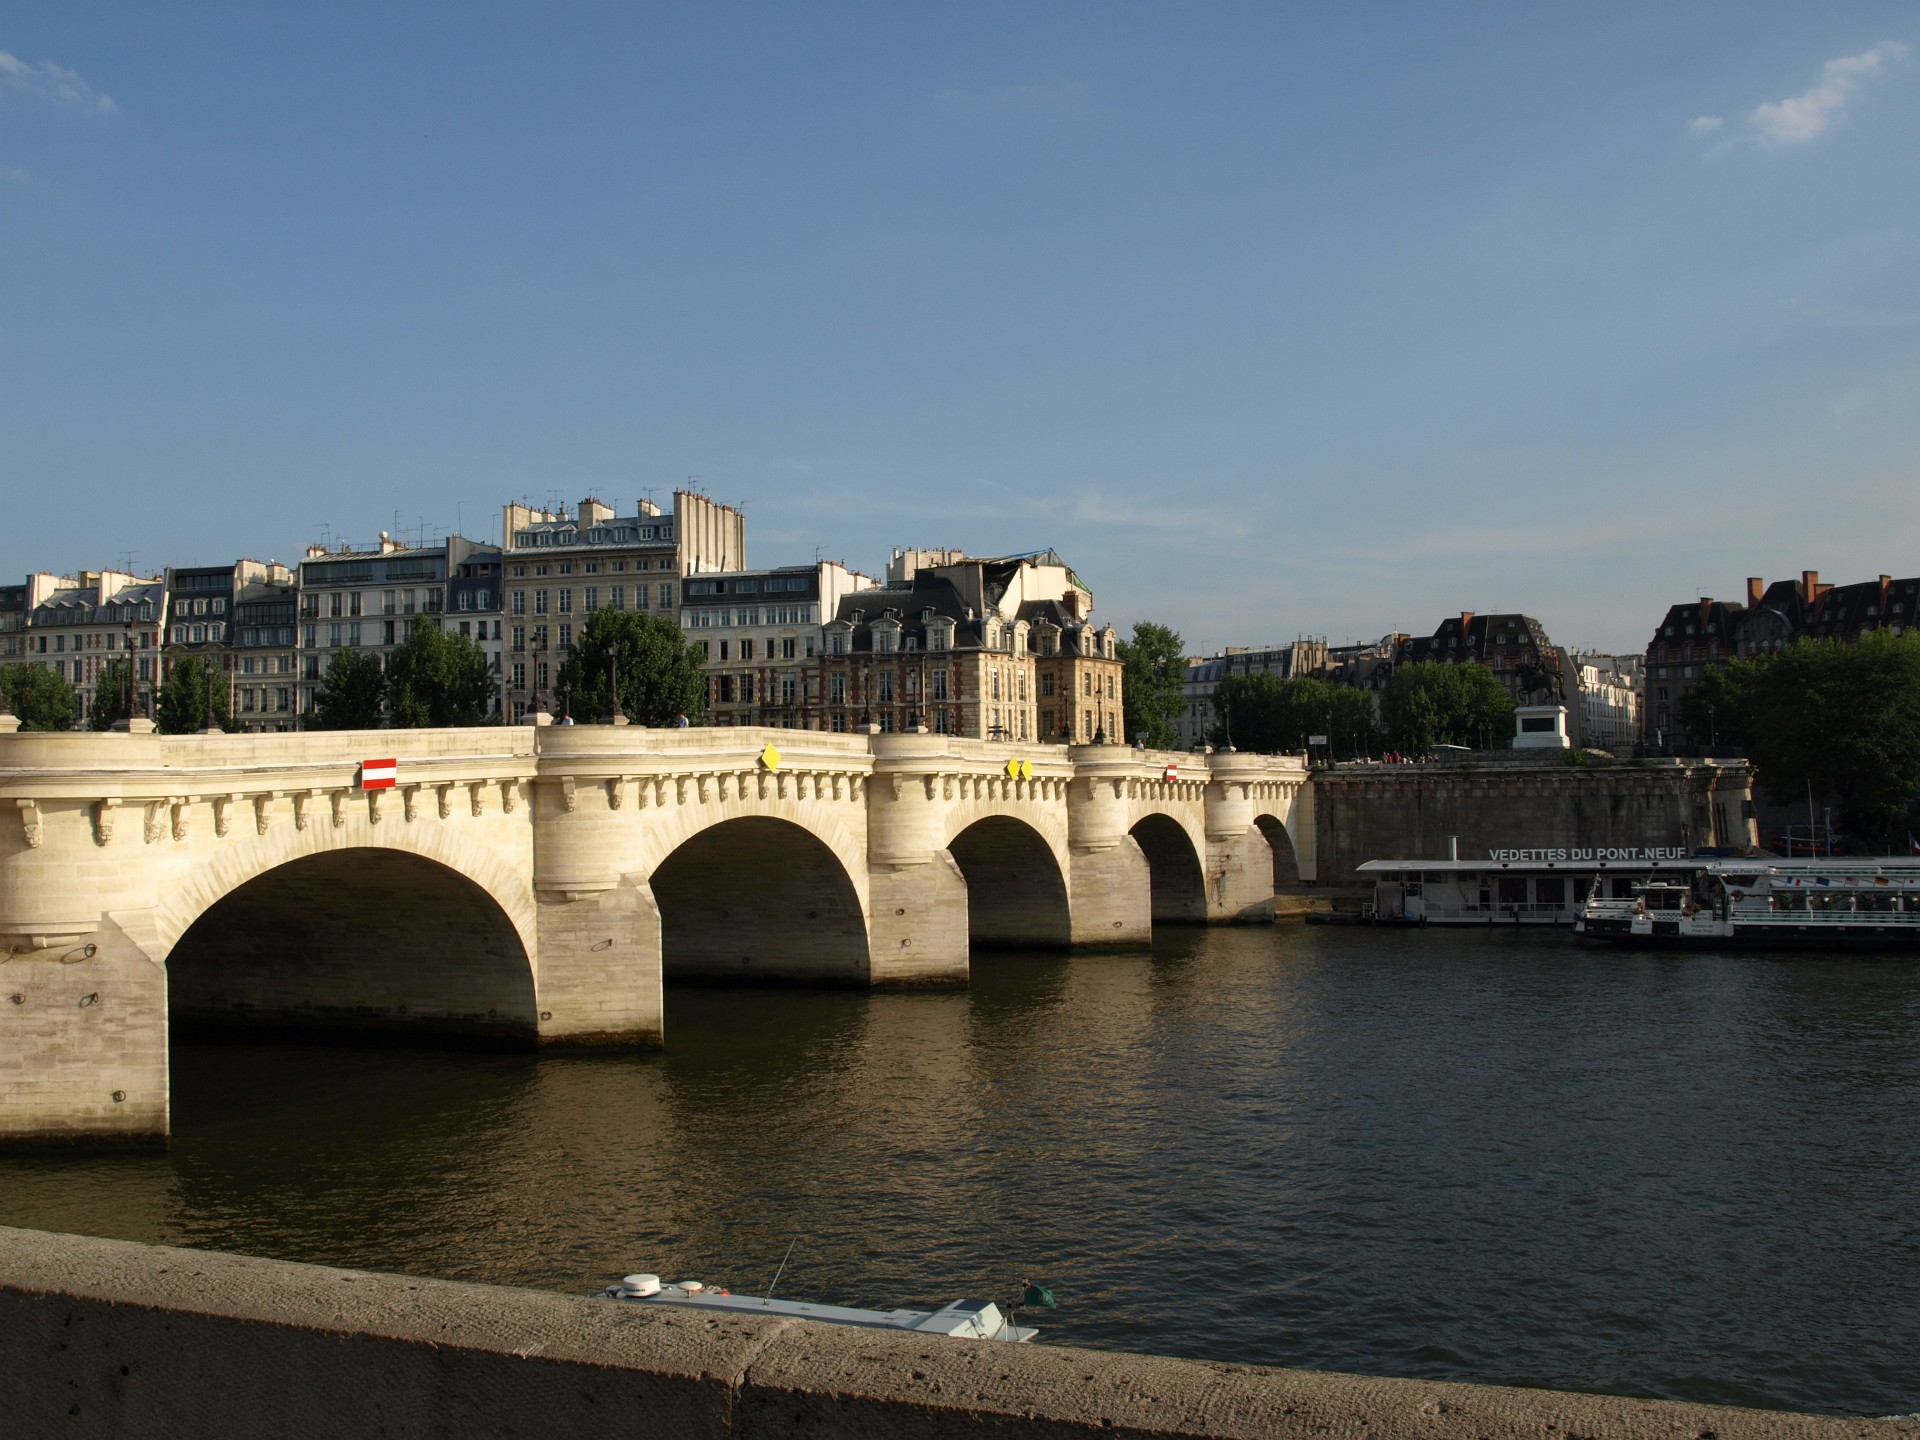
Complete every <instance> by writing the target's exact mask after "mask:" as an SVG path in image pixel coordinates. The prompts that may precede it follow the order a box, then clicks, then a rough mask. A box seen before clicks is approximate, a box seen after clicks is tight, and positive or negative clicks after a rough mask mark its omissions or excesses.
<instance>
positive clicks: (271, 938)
mask: <svg viewBox="0 0 1920 1440" xmlns="http://www.w3.org/2000/svg"><path fill="white" fill-rule="evenodd" d="M166 970H167V1001H168V1010H169V1013H170V1017H171V1020H172V1023H173V1024H174V1025H175V1026H176V1027H178V1028H180V1029H182V1030H185V1031H187V1032H190V1033H191V1032H195V1031H198V1032H201V1033H206V1032H210V1031H212V1032H226V1033H231V1032H239V1031H245V1032H250V1033H268V1034H272V1033H279V1034H290V1033H297V1034H303V1035H322V1036H324V1035H334V1036H345V1035H348V1034H360V1035H382V1036H388V1037H392V1038H413V1039H419V1038H429V1037H433V1038H439V1039H458V1040H462V1041H467V1042H484V1043H493V1044H510V1045H520V1044H524V1045H532V1044H533V1043H534V1042H535V1039H536V1035H537V1030H538V1019H537V1006H536V1003H535V995H534V970H533V964H532V958H531V953H530V951H529V949H528V947H527V946H526V944H525V943H524V941H523V940H522V937H521V934H520V931H519V930H518V928H517V927H516V926H515V924H514V922H513V918H512V917H511V916H510V915H509V914H508V913H507V912H506V910H505V909H504V908H503V907H502V906H501V905H500V904H499V902H498V901H497V900H496V899H495V898H494V897H493V896H492V895H491V894H490V893H489V892H488V890H487V889H486V887H485V886H483V885H481V884H479V883H477V882H476V881H475V880H473V879H469V878H468V877H467V876H466V875H464V874H462V873H461V872H460V871H459V870H458V869H456V868H454V867H452V866H450V865H448V864H446V863H444V862H443V861H440V860H435V859H430V858H428V857H426V856H423V855H419V854H416V853H414V852H412V851H409V850H404V849H399V848H396V847H381V846H334V847H328V848H325V849H320V850H315V851H313V852H310V853H306V854H301V855H296V856H294V857H292V858H290V859H286V860H284V861H282V862H281V863H280V864H277V865H272V866H267V867H264V868H262V869H260V870H259V872H258V873H256V874H254V875H252V876H251V877H249V878H247V879H246V880H244V881H243V882H242V883H240V884H238V885H236V886H234V887H233V888H231V889H228V890H226V891H225V892H224V893H223V894H221V895H219V896H218V898H216V899H214V900H213V901H212V902H211V903H210V904H207V905H205V906H203V907H201V908H200V910H199V912H198V913H197V914H196V915H195V916H194V918H193V919H192V921H191V922H190V923H189V924H188V925H187V926H186V928H185V930H184V932H183V933H182V934H181V935H180V936H179V938H178V939H177V940H175V941H174V943H173V945H172V947H171V949H170V951H169V953H168V956H167V965H166Z"/></svg>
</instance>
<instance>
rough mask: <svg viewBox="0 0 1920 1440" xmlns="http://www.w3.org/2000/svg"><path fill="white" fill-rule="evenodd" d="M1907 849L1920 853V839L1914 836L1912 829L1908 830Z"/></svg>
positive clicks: (1913, 852)
mask: <svg viewBox="0 0 1920 1440" xmlns="http://www.w3.org/2000/svg"><path fill="white" fill-rule="evenodd" d="M1907 851H1908V853H1909V854H1913V855H1920V840H1916V839H1914V838H1913V831H1911V830H1909V831H1907Z"/></svg>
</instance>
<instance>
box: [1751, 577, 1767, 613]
mask: <svg viewBox="0 0 1920 1440" xmlns="http://www.w3.org/2000/svg"><path fill="white" fill-rule="evenodd" d="M1766 593H1767V582H1766V581H1765V580H1763V579H1761V578H1760V577H1759V576H1758V575H1749V576H1748V577H1747V608H1748V609H1749V610H1757V609H1759V608H1760V597H1761V596H1762V595H1764V594H1766Z"/></svg>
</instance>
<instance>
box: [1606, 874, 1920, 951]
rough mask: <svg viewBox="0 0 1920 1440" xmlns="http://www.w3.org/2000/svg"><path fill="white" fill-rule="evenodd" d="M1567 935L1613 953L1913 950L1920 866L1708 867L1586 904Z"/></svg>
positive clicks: (1917, 935) (1919, 935)
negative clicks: (1614, 948) (1647, 949)
mask: <svg viewBox="0 0 1920 1440" xmlns="http://www.w3.org/2000/svg"><path fill="white" fill-rule="evenodd" d="M1574 929H1575V932H1576V933H1577V934H1580V935H1582V936H1586V937H1588V938H1591V939H1594V940H1601V941H1606V942H1609V943H1611V944H1616V945H1649V946H1654V945H1658V946H1687V947H1700V946H1714V947H1730V948H1736V949H1748V948H1759V949H1804V950H1920V859H1915V858H1909V857H1904V856H1881V857H1866V858H1860V859H1831V860H1825V859H1823V860H1781V859H1775V858H1771V857H1762V858H1748V859H1738V860H1711V861H1708V862H1706V863H1705V864H1703V865H1702V866H1701V868H1700V869H1699V871H1698V872H1697V873H1696V874H1695V875H1694V876H1693V877H1692V878H1691V879H1690V880H1686V881H1681V880H1679V879H1661V880H1655V881H1650V882H1649V883H1647V884H1645V885H1641V886H1638V887H1636V889H1635V891H1634V893H1633V895H1632V896H1630V897H1627V898H1620V897H1599V896H1595V897H1593V898H1590V899H1589V900H1588V901H1587V902H1586V904H1585V905H1584V906H1582V907H1581V911H1580V919H1579V922H1578V923H1577V924H1576V925H1575V926H1574Z"/></svg>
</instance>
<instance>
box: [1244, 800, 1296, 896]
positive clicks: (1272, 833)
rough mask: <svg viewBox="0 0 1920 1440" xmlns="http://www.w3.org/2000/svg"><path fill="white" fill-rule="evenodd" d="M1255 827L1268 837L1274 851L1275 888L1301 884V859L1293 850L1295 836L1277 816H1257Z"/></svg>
mask: <svg viewBox="0 0 1920 1440" xmlns="http://www.w3.org/2000/svg"><path fill="white" fill-rule="evenodd" d="M1253 823H1254V825H1255V826H1256V827H1257V828H1258V829H1259V831H1260V833H1261V834H1262V835H1264V836H1265V837H1266V841H1267V845H1268V847H1269V848H1270V849H1271V850H1272V851H1273V888H1274V889H1275V890H1276V891H1278V890H1280V889H1281V888H1283V887H1285V886H1289V885H1298V884H1299V883H1300V857H1299V855H1298V853H1297V852H1296V851H1295V850H1294V848H1293V835H1292V833H1291V832H1289V831H1288V829H1287V827H1286V825H1285V824H1284V823H1283V822H1282V821H1281V820H1280V818H1279V817H1278V816H1276V815H1264V814H1263V815H1255V816H1254V817H1253Z"/></svg>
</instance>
